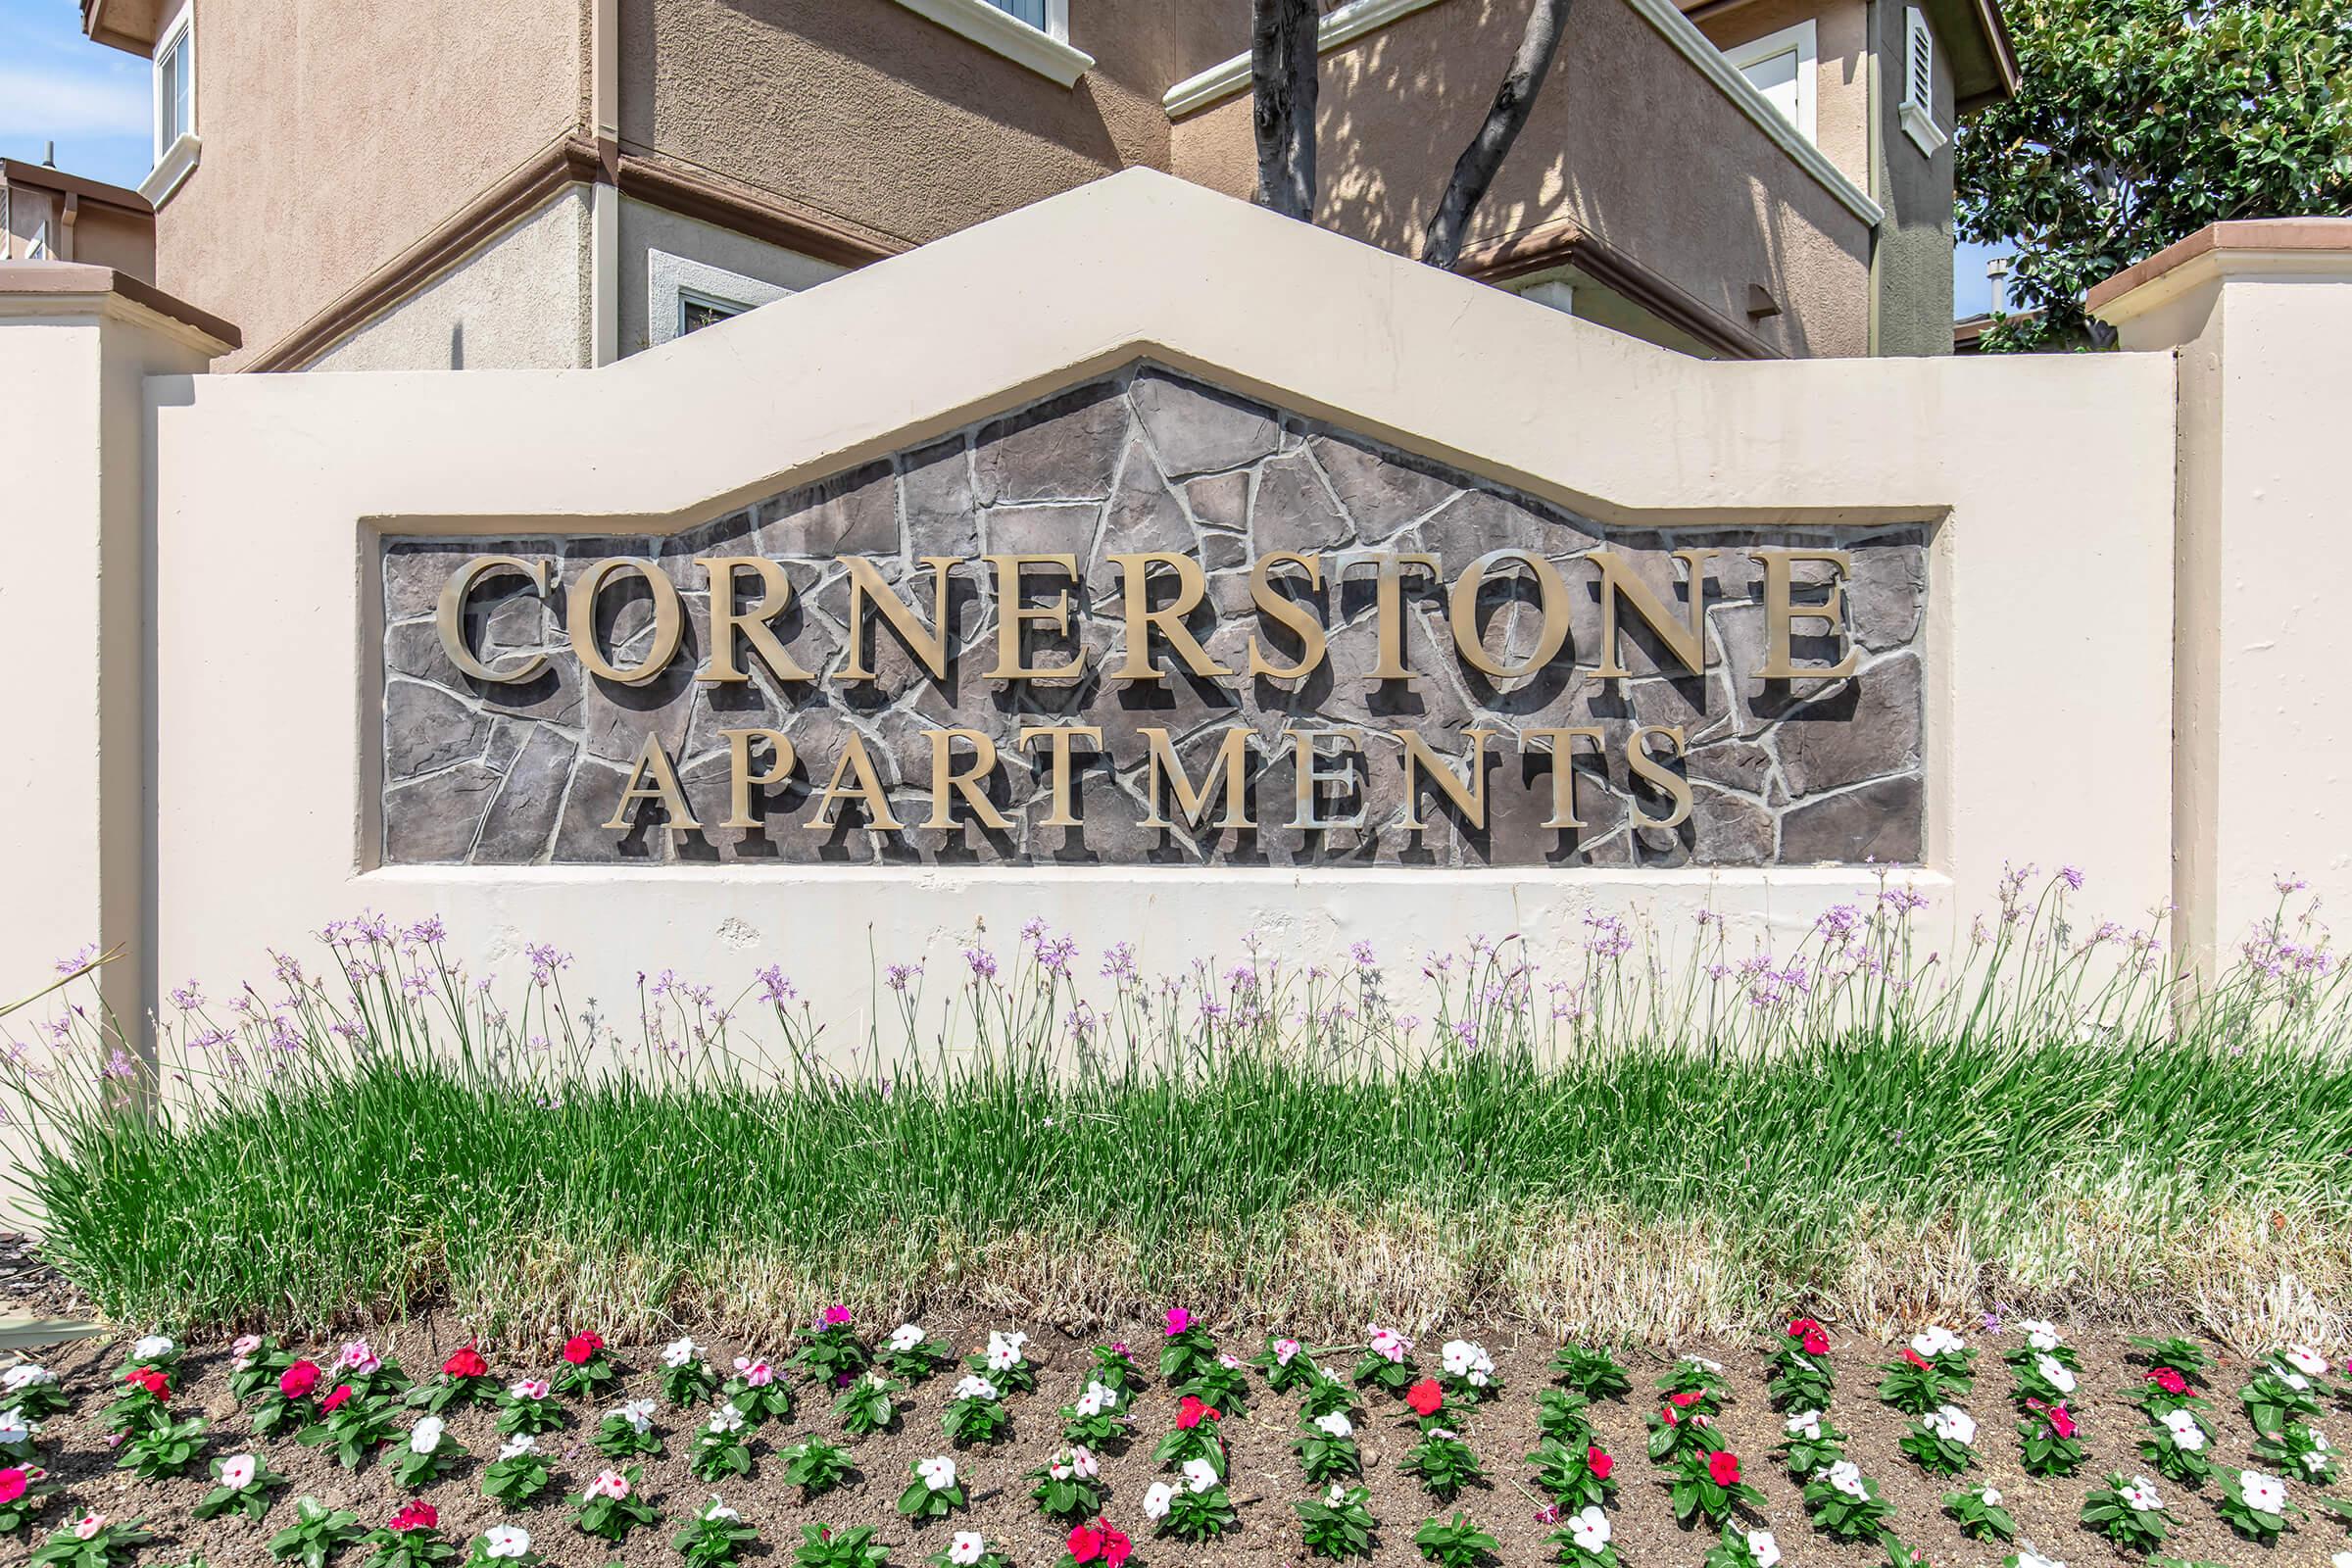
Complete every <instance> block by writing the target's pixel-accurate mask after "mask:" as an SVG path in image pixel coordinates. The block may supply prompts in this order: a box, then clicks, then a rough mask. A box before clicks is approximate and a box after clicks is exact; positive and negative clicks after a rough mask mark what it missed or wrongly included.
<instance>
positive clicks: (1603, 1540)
mask: <svg viewBox="0 0 2352 1568" xmlns="http://www.w3.org/2000/svg"><path fill="white" fill-rule="evenodd" d="M1611 1534H1613V1532H1612V1531H1611V1530H1610V1529H1609V1516H1608V1515H1607V1514H1605V1513H1602V1512H1601V1511H1600V1510H1599V1509H1598V1508H1595V1507H1586V1508H1584V1509H1582V1510H1580V1511H1578V1512H1576V1513H1573V1514H1570V1515H1569V1516H1568V1537H1569V1539H1570V1540H1571V1541H1574V1542H1575V1543H1576V1545H1577V1549H1578V1550H1580V1551H1592V1552H1597V1551H1599V1550H1600V1548H1601V1547H1603V1546H1605V1545H1607V1544H1609V1537H1610V1535H1611Z"/></svg>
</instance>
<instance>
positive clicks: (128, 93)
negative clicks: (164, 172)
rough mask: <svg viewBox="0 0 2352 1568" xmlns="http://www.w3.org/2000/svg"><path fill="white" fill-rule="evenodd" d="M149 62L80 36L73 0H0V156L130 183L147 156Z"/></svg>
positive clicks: (139, 173)
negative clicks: (52, 156)
mask: <svg viewBox="0 0 2352 1568" xmlns="http://www.w3.org/2000/svg"><path fill="white" fill-rule="evenodd" d="M148 113H149V110H148V88H147V62H146V61H144V60H141V59H139V58H138V57H136V56H135V55H126V54H124V53H123V52H122V51H121V50H119V49H105V48H101V47H100V46H98V45H97V44H94V43H91V42H89V41H88V40H87V39H85V38H83V37H82V35H81V15H80V12H79V10H78V8H77V7H76V6H75V5H74V0H0V155H5V156H7V157H10V158H25V159H30V160H31V161H32V162H34V163H38V162H40V159H41V152H42V149H43V147H44V146H45V145H46V144H47V143H48V142H50V141H52V140H54V141H55V142H56V143H57V166H58V167H59V168H60V169H65V170H70V171H72V172H73V173H76V174H87V175H88V176H90V177H91V178H92V179H103V180H106V181H108V182H109V183H110V184H116V185H136V184H137V183H138V182H139V181H140V179H142V178H143V177H145V175H146V173H147V166H148V164H149V162H150V161H151V160H150V158H149V153H150V151H151V149H150V147H149V145H148V143H149V139H150V137H151V135H152V132H151V130H150V129H149V121H148Z"/></svg>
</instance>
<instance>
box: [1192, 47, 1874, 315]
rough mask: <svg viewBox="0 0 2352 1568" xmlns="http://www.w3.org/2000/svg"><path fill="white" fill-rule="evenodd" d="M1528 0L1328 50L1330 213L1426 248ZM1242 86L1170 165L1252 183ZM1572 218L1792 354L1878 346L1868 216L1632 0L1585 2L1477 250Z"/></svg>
mask: <svg viewBox="0 0 2352 1568" xmlns="http://www.w3.org/2000/svg"><path fill="white" fill-rule="evenodd" d="M1526 14H1527V6H1526V3H1525V0H1445V3H1442V4H1439V5H1434V6H1431V7H1429V8H1428V9H1426V10H1423V11H1418V12H1415V13H1413V14H1412V15H1410V16H1408V17H1405V18H1404V19H1402V20H1401V21H1399V22H1397V23H1395V24H1393V25H1389V26H1387V27H1383V28H1380V29H1379V30H1377V31H1374V32H1371V33H1367V34H1366V35H1364V36H1363V37H1362V38H1360V39H1358V40H1356V41H1354V42H1353V43H1351V44H1349V45H1348V46H1346V47H1345V48H1342V49H1339V50H1335V51H1334V52H1332V53H1331V54H1328V55H1326V56H1325V57H1324V60H1323V84H1322V97H1321V106H1320V113H1319V117H1318V119H1319V124H1320V137H1319V146H1320V162H1321V172H1322V197H1321V200H1320V202H1319V203H1318V205H1317V213H1316V217H1317V221H1319V222H1321V223H1323V224H1325V225H1327V226H1329V227H1332V228H1336V229H1338V230H1340V231H1341V232H1342V233H1347V234H1352V235H1354V236H1356V237H1357V238H1360V239H1367V240H1370V241H1372V242H1373V243H1374V244H1377V245H1380V246H1382V247H1384V248H1386V249H1390V250H1396V251H1400V252H1403V253H1405V254H1408V255H1409V254H1412V253H1413V252H1415V251H1417V250H1418V249H1419V247H1420V242H1421V230H1422V227H1423V225H1424V224H1425V223H1426V222H1427V221H1428V218H1429V213H1430V210H1431V208H1432V207H1433V206H1434V205H1435V204H1436V202H1437V198H1438V196H1439V194H1440V193H1441V192H1442V191H1443V190H1444V188H1445V184H1446V176H1447V175H1448V174H1449V173H1450V172H1451V171H1452V168H1453V163H1454V160H1455V159H1456V158H1457V157H1459V156H1460V154H1461V150H1462V148H1463V146H1464V145H1466V144H1467V142H1468V140H1469V138H1470V136H1471V133H1472V132H1473V130H1474V129H1475V128H1476V126H1477V124H1478V123H1479V121H1480V119H1481V118H1482V117H1483V116H1484V114H1485V113H1486V110H1487V107H1488V105H1489V103H1490V102H1491V101H1492V100H1493V97H1494V93H1495V83H1496V82H1497V81H1498V80H1499V79H1500V77H1501V74H1502V71H1503V69H1504V66H1505V64H1506V63H1507V61H1508V60H1509V57H1510V54H1511V51H1512V49H1513V48H1514V47H1515V46H1516V44H1517V43H1518V40H1519V35H1520V32H1521V29H1522V27H1523V26H1524V25H1525V20H1526ZM1253 147H1254V143H1253V140H1252V133H1251V129H1250V100H1249V98H1248V97H1247V96H1246V95H1242V96H1236V97H1233V98H1228V99H1225V100H1223V101H1222V102H1219V103H1217V104H1215V105H1213V106H1211V107H1210V108H1207V109H1204V110H1202V111H1201V112H1200V113H1198V114H1196V115H1193V116H1190V117H1188V118H1186V119H1185V120H1183V121H1180V122H1179V123H1177V126H1176V162H1175V172H1177V173H1178V174H1181V175H1183V176H1184V177H1185V178H1187V179H1191V180H1194V181H1196V182H1197V183H1200V184H1202V185H1206V186H1208V187H1210V188H1211V189H1214V190H1221V191H1225V192H1227V193H1228V194H1232V195H1247V194H1248V193H1249V191H1250V188H1251V185H1252V183H1253V182H1254V180H1255V177H1256V162H1255V158H1256V155H1255V152H1254V151H1253ZM1562 218H1573V219H1576V220H1577V221H1579V222H1581V223H1582V224H1584V225H1585V226H1586V227H1587V228H1589V229H1590V230H1591V231H1592V232H1593V233H1594V234H1596V235H1597V236H1599V237H1600V238H1601V239H1602V240H1604V241H1606V242H1607V243H1608V244H1610V245H1611V246H1614V247H1615V248H1617V249H1618V250H1621V251H1623V252H1625V253H1626V254H1628V255H1630V256H1631V257H1633V258H1634V259H1635V260H1636V261H1639V262H1641V263H1642V264H1643V265H1645V266H1647V267H1649V268H1651V269H1652V270H1655V271H1657V272H1658V273H1660V274H1662V275H1663V276H1665V277H1666V278H1668V279H1669V280H1671V281H1672V282H1674V283H1676V284H1678V285H1680V286H1681V287H1682V288H1683V289H1685V290H1687V291H1688V292H1689V293H1691V294H1692V295H1694V296H1695V297H1697V298H1698V299H1699V300H1701V301H1702V302H1704V303H1705V304H1707V305H1709V306H1712V307H1713V308H1714V309H1716V310H1717V311H1719V312H1721V313H1722V314H1723V315H1724V316H1726V317H1728V318H1729V319H1731V320H1732V321H1733V322H1735V323H1737V324H1740V325H1748V324H1749V323H1748V318H1747V314H1746V304H1747V286H1748V284H1750V283H1761V284H1763V285H1764V286H1765V287H1766V288H1767V289H1769V290H1771V291H1772V294H1773V297H1774V298H1775V299H1776V300H1778V301H1779V302H1780V304H1781V306H1782V314H1781V315H1779V316H1777V317H1767V318H1764V319H1760V320H1758V321H1756V322H1754V323H1753V330H1754V332H1755V334H1756V336H1758V337H1759V338H1762V339H1763V340H1764V341H1765V342H1766V343H1769V344H1771V345H1772V346H1774V347H1775V348H1778V349H1781V350H1783V351H1784V352H1787V353H1790V354H1806V355H1842V354H1860V353H1863V352H1865V351H1866V348H1867V345H1868V290H1869V236H1868V231H1867V230H1866V229H1865V227H1864V225H1863V224H1862V222H1861V221H1860V220H1859V219H1857V218H1855V217H1854V216H1853V214H1852V213H1850V212H1849V211H1847V210H1846V208H1845V207H1844V206H1842V205H1841V204H1840V203H1839V202H1838V199H1837V198H1836V197H1835V196H1833V195H1832V194H1831V193H1830V192H1829V191H1828V190H1827V189H1826V188H1825V187H1823V186H1822V185H1820V184H1819V183H1818V182H1816V181H1815V180H1813V179H1812V178H1811V177H1810V176H1808V175H1807V174H1805V173H1804V172H1801V171H1800V170H1798V169H1796V168H1795V167H1793V166H1792V165H1791V164H1790V162H1789V157H1788V155H1787V154H1786V153H1784V152H1783V151H1782V150H1781V149H1780V147H1779V146H1777V145H1776V144H1775V143H1774V142H1773V141H1772V140H1771V139H1770V138H1769V137H1767V136H1766V135H1765V134H1764V132H1763V131H1762V130H1760V129H1758V128H1757V126H1756V125H1755V123H1753V122H1752V121H1750V120H1748V119H1747V117H1746V116H1745V115H1743V114H1742V113H1741V112H1740V110H1739V109H1738V108H1737V107H1736V106H1734V105H1733V104H1732V102H1731V101H1730V100H1729V99H1728V98H1726V97H1725V96H1724V95H1723V94H1722V93H1721V92H1719V91H1717V90H1716V89H1715V88H1714V87H1713V86H1712V85H1711V84H1709V83H1708V82H1707V81H1705V80H1704V79H1703V78H1701V77H1700V76H1699V75H1698V74H1697V73H1696V72H1695V71H1693V69H1692V68H1691V64H1690V63H1689V62H1688V61H1687V60H1685V59H1684V58H1683V57H1682V56H1681V55H1680V54H1678V53H1677V52H1676V51H1675V50H1674V48H1673V47H1672V46H1671V45H1670V44H1668V43H1667V42H1666V40H1665V39H1664V38H1662V37H1661V36H1660V35H1659V34H1658V32H1657V31H1656V30H1655V29H1654V28H1653V27H1651V26H1650V25H1649V24H1648V23H1646V22H1645V21H1643V20H1642V18H1641V17H1640V16H1639V15H1637V14H1636V13H1635V12H1634V11H1632V10H1631V9H1630V8H1628V7H1627V6H1625V5H1623V4H1621V3H1618V0H1599V3H1595V4H1593V5H1591V6H1589V7H1588V6H1580V7H1578V8H1577V11H1576V13H1575V18H1574V21H1573V22H1572V24H1571V25H1570V27H1569V32H1568V36H1567V38H1566V39H1565V40H1563V42H1562V43H1561V46H1560V57H1559V59H1558V61H1557V62H1556V63H1555V64H1554V66H1553V68H1552V72H1551V75H1550V78H1549V79H1548V80H1547V81H1546V82H1545V83H1544V91H1543V94H1542V96H1541V97H1540V98H1539V99H1538V100H1537V103H1536V108H1535V113H1534V115H1533V116H1532V117H1531V118H1530V120H1529V122H1528V123H1527V127H1526V129H1525V130H1524V131H1522V132H1521V134H1520V137H1519V140H1518V142H1517V144H1516V145H1515V146H1514V147H1513V148H1512V150H1511V155H1510V157H1509V158H1508V159H1507V160H1506V161H1505V162H1504V164H1503V167H1502V172H1501V173H1500V175H1499V176H1498V177H1497V178H1496V179H1495V186H1494V188H1493V190H1492V191H1491V192H1489V194H1488V196H1487V200H1486V202H1485V204H1484V206H1482V207H1481V209H1480V210H1479V213H1478V215H1477V218H1476V219H1475V221H1474V222H1473V224H1472V230H1471V235H1470V239H1471V243H1472V244H1473V245H1475V244H1477V243H1478V242H1480V241H1481V240H1492V239H1496V238H1500V237H1502V236H1505V235H1509V234H1513V233H1518V232H1520V231H1523V230H1526V229H1530V228H1534V227H1536V226H1538V225H1540V224H1543V223H1546V222H1550V221H1555V220H1558V219H1562Z"/></svg>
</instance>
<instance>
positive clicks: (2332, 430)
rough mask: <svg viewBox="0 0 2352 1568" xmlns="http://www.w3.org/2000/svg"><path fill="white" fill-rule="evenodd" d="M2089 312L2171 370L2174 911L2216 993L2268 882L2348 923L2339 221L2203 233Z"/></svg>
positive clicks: (2263, 906) (2350, 764)
mask: <svg viewBox="0 0 2352 1568" xmlns="http://www.w3.org/2000/svg"><path fill="white" fill-rule="evenodd" d="M2088 304H2089V308H2090V310H2091V312H2092V314H2093V315H2095V316H2097V317H2098V318H2100V319H2102V320H2105V321H2108V322H2110V323H2112V324H2113V325H2114V326H2115V327H2116V328H2117V330H2118V332H2119V333H2120V334H2121V337H2122V341H2123V346H2124V347H2125V348H2127V349H2138V350H2166V349H2170V350H2172V351H2174V353H2175V354H2176V356H2177V358H2178V362H2179V373H2180V412H2179V421H2178V434H2177V438H2176V445H2177V456H2176V461H2177V464H2178V489H2177V498H2178V499H2177V503H2176V524H2175V545H2174V549H2175V566H2174V570H2175V580H2176V587H2175V592H2174V602H2175V610H2174V617H2175V619H2174V665H2175V677H2174V709H2173V745H2174V757H2173V778H2174V783H2173V789H2174V827H2173V898H2174V900H2175V902H2176V903H2177V904H2179V906H2180V924H2179V926H2178V927H2177V930H2178V932H2179V940H2180V943H2181V944H2182V946H2183V948H2184V949H2185V951H2186V954H2187V956H2190V957H2192V958H2193V959H2194V960H2195V961H2196V962H2197V964H2198V965H2199V966H2200V968H2201V969H2202V970H2203V972H2205V973H2206V974H2208V975H2211V974H2212V973H2214V972H2215V971H2216V969H2217V968H2218V967H2220V966H2223V965H2226V964H2227V962H2228V960H2229V956H2231V955H2232V954H2233V953H2234V951H2235V949H2236V946H2237V944H2238V943H2239V942H2241V941H2242V940H2244V938H2245V937H2246V935H2247V934H2248V933H2249V932H2250V931H2251V930H2252V929H2253V928H2254V927H2255V926H2257V925H2258V924H2259V923H2261V922H2263V921H2266V920H2268V919H2269V918H2270V917H2271V915H2272V913H2273V911H2274V910H2275V909H2276V908H2277V907H2278V904H2279V901H2280V897H2281V895H2280V891H2279V886H2278V883H2279V881H2280V879H2286V880H2288V881H2289V882H2290V883H2291V882H2292V881H2294V880H2307V881H2308V882H2309V884H2310V890H2309V891H2310V893H2312V894H2316V895H2317V896H2319V897H2320V898H2321V899H2322V900H2323V901H2324V904H2325V906H2326V907H2327V908H2328V909H2330V910H2332V911H2334V912H2336V913H2337V914H2338V915H2341V914H2342V913H2343V912H2344V911H2346V910H2352V839H2348V837H2347V833H2346V809H2345V802H2346V789H2347V786H2348V785H2352V706H2347V704H2346V703H2345V701H2344V681H2345V677H2346V674H2347V670H2348V668H2352V606H2348V604H2347V600H2346V596H2345V593H2344V588H2343V575H2344V560H2345V546H2346V543H2347V523H2352V500H2348V499H2347V492H2346V484H2345V477H2344V474H2345V461H2344V460H2345V450H2346V442H2347V439H2348V432H2352V219H2343V218H2299V219H2274V220H2269V221H2259V222H2229V223H2216V224H2214V225H2212V226H2211V227H2208V228H2205V229H2202V230H2200V231H2199V232H2197V233H2195V234H2192V235H2190V236H2189V237H2188V238H2187V239H2184V240H2182V241H2180V243H2179V244H2177V245H2173V246H2171V247H2170V248H2168V249H2166V250H2164V251H2163V252H2161V253H2159V254H2158V255H2156V256H2154V257H2151V258H2150V259H2148V260H2147V261H2145V262H2142V263H2140V264H2139V265H2138V266H2136V267H2133V268H2131V269H2130V270H2127V271H2124V272H2122V273H2119V274H2118V275H2117V276H2115V277H2114V278H2112V279H2110V280H2109V281H2107V282H2106V283H2104V284H2102V285H2100V286H2099V287H2098V288H2096V289H2094V290H2092V292H2091V295H2090V298H2089V301H2088ZM2097 598H2098V595H2097V592H2096V590H2095V588H2094V589H2092V590H2091V591H2090V592H2089V593H2087V594H2086V595H2085V599H2084V613H2087V614H2096V613H2098V612H2097V608H2096V605H2097ZM2302 902H2303V900H2302V897H2301V896H2298V897H2297V898H2296V899H2295V901H2294V903H2295V904H2296V905H2297V906H2298V907H2300V905H2301V904H2302Z"/></svg>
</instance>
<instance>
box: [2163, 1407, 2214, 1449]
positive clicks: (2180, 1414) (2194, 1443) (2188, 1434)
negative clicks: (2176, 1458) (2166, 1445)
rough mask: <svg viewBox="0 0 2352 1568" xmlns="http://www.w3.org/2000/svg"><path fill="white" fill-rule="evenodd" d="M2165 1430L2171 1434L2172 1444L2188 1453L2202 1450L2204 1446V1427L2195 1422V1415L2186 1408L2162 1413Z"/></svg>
mask: <svg viewBox="0 0 2352 1568" xmlns="http://www.w3.org/2000/svg"><path fill="white" fill-rule="evenodd" d="M2164 1426H2165V1430H2166V1431H2168V1432H2170V1433H2171V1434H2172V1435H2173V1446H2174V1447H2176V1448H2180V1449H2182V1450H2184V1451H2186V1452H2189V1453H2198V1452H2202V1451H2203V1449H2204V1447H2205V1429H2204V1428H2203V1427H2202V1426H2199V1425H2198V1424H2197V1418H2196V1415H2195V1414H2194V1413H2193V1412H2191V1411H2188V1410H2168V1411H2166V1412H2165V1415H2164Z"/></svg>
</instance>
